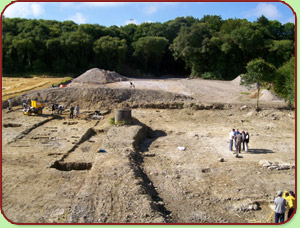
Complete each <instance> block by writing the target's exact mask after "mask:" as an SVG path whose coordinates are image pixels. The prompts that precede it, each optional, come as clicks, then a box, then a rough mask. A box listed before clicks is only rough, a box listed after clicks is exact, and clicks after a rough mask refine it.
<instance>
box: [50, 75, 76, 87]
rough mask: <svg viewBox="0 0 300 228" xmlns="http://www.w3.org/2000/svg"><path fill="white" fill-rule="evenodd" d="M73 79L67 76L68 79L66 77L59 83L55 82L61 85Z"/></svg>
mask: <svg viewBox="0 0 300 228" xmlns="http://www.w3.org/2000/svg"><path fill="white" fill-rule="evenodd" d="M72 79H73V78H71V77H68V78H66V79H64V80H62V81H60V82H58V83H55V84H54V85H55V86H59V85H60V84H65V83H68V82H70V81H72Z"/></svg>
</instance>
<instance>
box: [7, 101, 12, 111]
mask: <svg viewBox="0 0 300 228" xmlns="http://www.w3.org/2000/svg"><path fill="white" fill-rule="evenodd" d="M7 102H8V111H11V110H12V101H11V99H8V100H7Z"/></svg>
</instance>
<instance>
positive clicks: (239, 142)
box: [235, 132, 242, 157]
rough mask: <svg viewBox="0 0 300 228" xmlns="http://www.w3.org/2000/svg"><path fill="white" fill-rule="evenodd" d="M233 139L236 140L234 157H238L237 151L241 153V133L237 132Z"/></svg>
mask: <svg viewBox="0 0 300 228" xmlns="http://www.w3.org/2000/svg"><path fill="white" fill-rule="evenodd" d="M235 141H236V157H238V156H239V153H241V144H242V135H241V134H240V133H239V132H238V134H237V135H236V136H235Z"/></svg>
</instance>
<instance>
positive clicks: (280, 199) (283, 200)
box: [274, 191, 295, 223]
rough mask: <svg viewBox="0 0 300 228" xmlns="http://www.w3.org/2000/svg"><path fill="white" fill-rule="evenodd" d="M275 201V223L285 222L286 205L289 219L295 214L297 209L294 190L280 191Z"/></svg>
mask: <svg viewBox="0 0 300 228" xmlns="http://www.w3.org/2000/svg"><path fill="white" fill-rule="evenodd" d="M274 203H275V223H279V222H280V223H282V222H284V217H285V207H286V206H287V207H288V214H287V217H288V219H289V218H290V217H291V216H292V215H293V212H294V210H295V194H294V192H293V191H289V192H288V191H284V192H283V191H278V192H277V197H276V198H275V200H274Z"/></svg>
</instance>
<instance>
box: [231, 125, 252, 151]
mask: <svg viewBox="0 0 300 228" xmlns="http://www.w3.org/2000/svg"><path fill="white" fill-rule="evenodd" d="M249 140H250V135H249V133H248V132H247V131H242V132H239V129H236V130H235V129H234V128H233V129H232V131H230V133H229V150H230V151H233V143H234V147H235V153H236V157H238V155H239V153H241V146H242V145H243V148H242V150H244V151H246V152H248V149H249V146H248V143H249Z"/></svg>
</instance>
